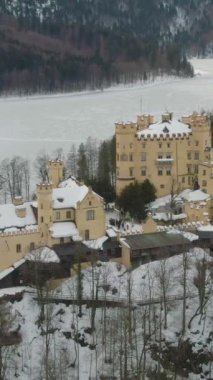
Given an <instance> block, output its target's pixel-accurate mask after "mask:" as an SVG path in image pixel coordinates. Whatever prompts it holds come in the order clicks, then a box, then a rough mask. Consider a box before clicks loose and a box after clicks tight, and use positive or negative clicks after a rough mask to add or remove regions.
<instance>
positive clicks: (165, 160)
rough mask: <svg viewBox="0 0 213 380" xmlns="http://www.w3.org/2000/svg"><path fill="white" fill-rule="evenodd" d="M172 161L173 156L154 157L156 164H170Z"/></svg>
mask: <svg viewBox="0 0 213 380" xmlns="http://www.w3.org/2000/svg"><path fill="white" fill-rule="evenodd" d="M173 162H174V158H172V157H170V158H167V157H162V158H159V157H158V158H156V164H157V165H172V164H173Z"/></svg>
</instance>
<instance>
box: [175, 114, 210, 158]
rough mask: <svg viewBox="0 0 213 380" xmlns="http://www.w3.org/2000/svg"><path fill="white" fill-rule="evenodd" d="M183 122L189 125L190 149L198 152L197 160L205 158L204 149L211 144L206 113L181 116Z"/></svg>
mask: <svg viewBox="0 0 213 380" xmlns="http://www.w3.org/2000/svg"><path fill="white" fill-rule="evenodd" d="M182 121H183V123H187V124H189V125H191V128H192V136H193V146H192V147H191V149H192V151H194V152H195V153H197V152H199V161H204V160H206V153H205V152H206V149H207V148H209V147H210V146H211V122H210V118H209V116H208V115H205V114H204V115H199V114H197V113H193V114H192V115H190V116H185V117H182Z"/></svg>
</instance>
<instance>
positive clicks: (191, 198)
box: [179, 189, 210, 202]
mask: <svg viewBox="0 0 213 380" xmlns="http://www.w3.org/2000/svg"><path fill="white" fill-rule="evenodd" d="M179 196H180V197H181V198H183V199H184V200H186V201H188V202H199V201H205V200H207V199H208V198H210V196H209V194H207V193H204V191H202V190H200V189H198V190H184V191H183V192H182V193H180V194H179Z"/></svg>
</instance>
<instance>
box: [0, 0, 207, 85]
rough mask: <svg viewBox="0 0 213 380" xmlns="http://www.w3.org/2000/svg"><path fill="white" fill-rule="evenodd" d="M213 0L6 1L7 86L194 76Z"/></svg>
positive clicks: (2, 1) (3, 48) (1, 43)
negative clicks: (194, 58) (190, 58)
mask: <svg viewBox="0 0 213 380" xmlns="http://www.w3.org/2000/svg"><path fill="white" fill-rule="evenodd" d="M212 15H213V3H212V0H202V1H199V0H187V1H184V0H166V1H157V2H156V1H155V0H150V1H147V0H131V1H129V0H117V1H114V0H63V1H61V0H35V1H31V0H16V1H14V0H0V37H1V39H0V90H1V91H4V90H7V91H10V90H14V89H19V90H20V89H23V91H25V92H26V91H33V92H35V91H41V90H45V91H53V90H57V89H60V90H69V89H76V88H85V87H86V86H87V85H89V86H92V87H97V86H102V85H108V84H110V83H111V82H119V81H132V80H135V79H137V78H143V79H146V77H147V75H148V73H149V72H151V71H152V72H155V73H157V72H159V71H160V72H167V73H171V72H173V73H176V74H178V75H180V74H181V75H191V74H192V70H191V67H190V65H189V64H188V63H187V61H186V59H185V53H186V52H189V51H190V52H192V53H205V51H207V49H210V48H211V42H212V39H213V27H212V19H213V18H212Z"/></svg>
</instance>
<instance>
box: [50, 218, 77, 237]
mask: <svg viewBox="0 0 213 380" xmlns="http://www.w3.org/2000/svg"><path fill="white" fill-rule="evenodd" d="M50 231H51V234H52V237H53V238H65V237H71V238H72V239H73V240H75V241H76V240H81V237H80V235H79V231H78V229H77V228H76V225H75V223H73V222H57V223H54V224H53V225H52V227H50Z"/></svg>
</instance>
